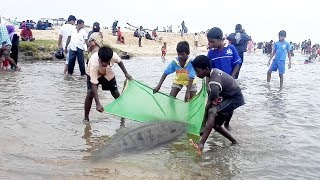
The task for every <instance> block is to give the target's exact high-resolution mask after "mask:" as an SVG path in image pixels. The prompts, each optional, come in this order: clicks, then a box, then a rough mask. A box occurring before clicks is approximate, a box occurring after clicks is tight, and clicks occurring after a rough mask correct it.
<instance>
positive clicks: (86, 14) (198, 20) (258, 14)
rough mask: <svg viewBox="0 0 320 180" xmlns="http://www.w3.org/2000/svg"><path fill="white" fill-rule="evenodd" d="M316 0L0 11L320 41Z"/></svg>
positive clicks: (137, 1) (37, 5)
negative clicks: (281, 33) (240, 28)
mask: <svg viewBox="0 0 320 180" xmlns="http://www.w3.org/2000/svg"><path fill="white" fill-rule="evenodd" d="M316 2H317V1H316V0H303V1H292V0H282V1H281V0H265V1H261V0H228V1H223V0H219V1H217V0H196V1H192V0H184V1H182V0H158V1H152V0H148V1H147V0H127V1H124V0H115V1H109V0H106V1H92V0H91V1H82V0H78V1H75V0H54V1H51V3H49V2H46V1H40V0H28V1H25V0H15V1H14V3H13V1H1V3H0V4H1V6H0V15H2V16H3V17H6V18H11V19H14V18H15V17H17V18H18V20H19V21H22V20H25V19H33V20H34V21H37V20H39V19H40V18H61V17H62V18H67V17H68V16H69V15H70V14H73V15H75V16H76V18H77V19H83V20H84V21H85V24H87V25H92V24H93V22H95V21H98V22H100V24H101V25H102V26H108V27H110V26H111V25H112V23H113V21H114V20H118V21H119V24H118V25H119V26H120V27H124V26H126V23H127V22H129V23H131V24H133V25H136V26H140V25H142V26H144V27H147V28H151V29H153V28H156V27H157V26H158V27H159V29H160V30H162V29H163V28H162V27H164V26H167V25H172V27H173V30H174V31H177V29H178V26H180V25H181V22H182V21H183V20H184V21H185V24H186V26H187V28H188V30H189V32H199V31H206V30H207V29H210V28H212V27H215V26H216V27H220V28H221V29H222V31H223V32H224V33H225V34H229V33H232V32H233V31H234V27H235V25H236V24H238V23H240V24H242V26H243V28H244V29H245V30H246V32H247V33H248V35H250V36H252V38H253V40H254V41H269V40H271V39H273V40H277V34H278V32H279V31H280V30H282V29H283V30H285V31H287V41H294V42H300V41H302V40H304V39H309V38H310V39H311V40H313V43H316V42H317V43H318V42H320V36H319V35H318V34H319V33H320V23H319V22H318V20H319V18H320V15H319V6H318V3H316Z"/></svg>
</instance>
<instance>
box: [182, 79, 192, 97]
mask: <svg viewBox="0 0 320 180" xmlns="http://www.w3.org/2000/svg"><path fill="white" fill-rule="evenodd" d="M192 84H193V78H189V81H188V85H187V90H186V95H185V97H184V101H185V102H187V101H189V100H190V89H191V87H192Z"/></svg>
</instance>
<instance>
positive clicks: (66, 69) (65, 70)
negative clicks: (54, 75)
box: [63, 64, 68, 76]
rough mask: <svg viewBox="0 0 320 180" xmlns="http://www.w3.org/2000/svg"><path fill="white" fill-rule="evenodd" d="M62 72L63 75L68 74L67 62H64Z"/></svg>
mask: <svg viewBox="0 0 320 180" xmlns="http://www.w3.org/2000/svg"><path fill="white" fill-rule="evenodd" d="M63 74H64V75H65V76H66V75H68V64H65V65H64V70H63Z"/></svg>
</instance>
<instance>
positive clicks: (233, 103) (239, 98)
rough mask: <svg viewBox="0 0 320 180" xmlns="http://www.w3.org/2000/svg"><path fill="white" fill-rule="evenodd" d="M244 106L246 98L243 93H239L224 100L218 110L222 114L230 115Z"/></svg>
mask: <svg viewBox="0 0 320 180" xmlns="http://www.w3.org/2000/svg"><path fill="white" fill-rule="evenodd" d="M242 105H244V98H243V95H242V92H241V91H239V92H237V93H236V94H235V95H233V96H232V97H231V98H228V99H223V100H222V101H221V102H220V103H219V104H218V105H217V110H218V112H221V113H229V112H232V111H233V110H235V109H236V108H238V107H240V106H242Z"/></svg>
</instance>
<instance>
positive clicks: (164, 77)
mask: <svg viewBox="0 0 320 180" xmlns="http://www.w3.org/2000/svg"><path fill="white" fill-rule="evenodd" d="M166 77H167V75H166V74H162V76H161V78H160V81H159V83H158V85H157V86H156V87H155V88H154V89H153V93H156V92H158V91H159V89H160V87H161V86H162V83H163V81H164V80H165V79H166Z"/></svg>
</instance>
